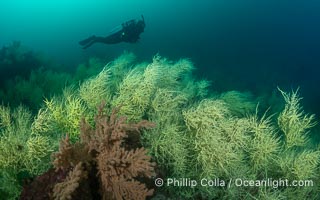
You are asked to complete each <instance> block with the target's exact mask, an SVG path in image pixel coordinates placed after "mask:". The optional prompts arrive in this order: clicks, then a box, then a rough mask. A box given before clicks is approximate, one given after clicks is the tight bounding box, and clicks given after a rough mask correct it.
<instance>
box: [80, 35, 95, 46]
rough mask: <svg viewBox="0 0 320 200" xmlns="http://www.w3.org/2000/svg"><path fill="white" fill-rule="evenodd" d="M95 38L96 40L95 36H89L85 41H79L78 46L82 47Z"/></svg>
mask: <svg viewBox="0 0 320 200" xmlns="http://www.w3.org/2000/svg"><path fill="white" fill-rule="evenodd" d="M95 38H96V36H94V35H93V36H90V37H88V38H87V39H84V40H81V41H80V42H79V44H80V45H82V46H84V45H87V44H89V43H91V42H92V41H94V40H95Z"/></svg>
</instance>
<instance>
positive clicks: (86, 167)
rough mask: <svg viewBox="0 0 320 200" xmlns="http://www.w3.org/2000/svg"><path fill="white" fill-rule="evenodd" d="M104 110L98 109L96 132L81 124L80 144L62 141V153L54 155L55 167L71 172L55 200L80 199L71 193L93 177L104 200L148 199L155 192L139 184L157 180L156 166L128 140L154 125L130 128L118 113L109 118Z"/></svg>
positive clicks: (138, 125)
mask: <svg viewBox="0 0 320 200" xmlns="http://www.w3.org/2000/svg"><path fill="white" fill-rule="evenodd" d="M103 108H104V107H103V106H100V107H99V108H98V114H97V116H96V117H95V126H94V128H93V127H91V126H90V125H89V123H88V122H86V121H85V120H82V122H81V135H80V136H81V141H80V142H77V143H75V144H70V141H69V139H68V137H67V138H66V139H65V140H62V141H61V143H60V151H59V152H58V153H56V154H54V158H55V160H54V166H55V168H56V169H57V170H58V169H63V170H68V169H70V172H69V176H68V177H67V178H66V179H65V180H64V182H62V183H58V184H57V185H56V186H55V187H54V197H63V198H64V199H71V197H72V196H77V195H76V194H72V193H73V192H76V191H77V190H76V189H77V187H78V186H79V187H80V185H81V182H83V181H85V180H89V179H88V177H87V175H90V174H96V175H97V176H98V181H97V183H98V185H99V188H98V190H99V191H101V197H102V198H103V199H145V198H146V197H147V196H150V195H152V193H153V190H152V189H151V190H150V189H148V188H147V187H146V186H145V184H143V183H141V182H140V181H139V180H142V179H141V178H143V177H148V178H150V177H152V176H154V175H155V173H154V166H155V164H154V163H152V162H151V158H150V156H147V155H146V150H145V149H144V148H136V149H133V148H132V145H131V144H128V143H126V139H128V138H129V137H131V136H132V135H138V134H139V131H140V130H141V129H142V128H151V127H153V126H154V124H153V123H151V122H148V121H141V122H140V123H137V124H128V123H127V122H126V121H127V119H126V118H125V117H117V113H118V109H114V110H113V112H112V113H111V115H110V117H108V116H107V115H105V114H104V112H103ZM137 178H139V180H138V179H137ZM63 188H66V189H63ZM79 191H81V190H79Z"/></svg>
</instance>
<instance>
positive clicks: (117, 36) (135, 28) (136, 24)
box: [79, 16, 146, 49]
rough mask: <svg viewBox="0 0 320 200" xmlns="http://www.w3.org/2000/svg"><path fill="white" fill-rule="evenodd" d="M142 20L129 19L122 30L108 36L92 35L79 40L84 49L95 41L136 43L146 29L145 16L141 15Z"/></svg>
mask: <svg viewBox="0 0 320 200" xmlns="http://www.w3.org/2000/svg"><path fill="white" fill-rule="evenodd" d="M141 17H142V19H141V20H129V21H127V22H125V23H123V24H122V25H121V26H122V28H121V30H119V31H117V32H115V33H112V34H111V35H109V36H107V37H97V36H94V35H93V36H91V37H89V38H87V39H84V40H82V41H80V42H79V44H80V45H81V46H83V48H84V49H86V48H88V47H90V46H91V45H93V44H94V43H97V42H98V43H105V44H117V43H120V42H127V43H136V42H137V41H138V40H139V38H140V37H139V36H140V34H141V33H142V32H143V31H144V27H145V26H146V24H145V23H144V18H143V16H141Z"/></svg>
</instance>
